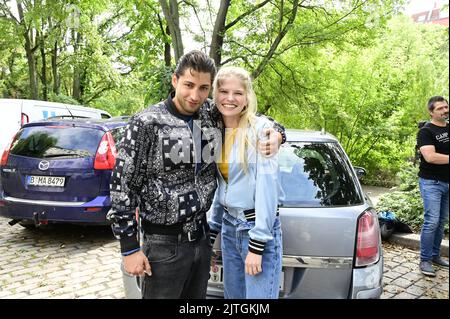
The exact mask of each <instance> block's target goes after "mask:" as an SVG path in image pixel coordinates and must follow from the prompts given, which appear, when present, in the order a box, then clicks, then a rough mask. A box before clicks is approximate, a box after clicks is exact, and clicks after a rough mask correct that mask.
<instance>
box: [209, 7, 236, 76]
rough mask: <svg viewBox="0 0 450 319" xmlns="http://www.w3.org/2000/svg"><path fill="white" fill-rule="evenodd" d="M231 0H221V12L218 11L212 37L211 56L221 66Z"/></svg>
mask: <svg viewBox="0 0 450 319" xmlns="http://www.w3.org/2000/svg"><path fill="white" fill-rule="evenodd" d="M230 3H231V0H221V1H220V7H219V12H218V13H217V17H216V22H215V23H214V30H213V34H212V38H211V49H210V51H209V56H210V57H211V58H212V59H213V60H214V62H215V63H216V66H217V67H219V66H220V63H221V61H222V45H223V38H224V35H225V21H226V18H227V14H228V8H229V7H230Z"/></svg>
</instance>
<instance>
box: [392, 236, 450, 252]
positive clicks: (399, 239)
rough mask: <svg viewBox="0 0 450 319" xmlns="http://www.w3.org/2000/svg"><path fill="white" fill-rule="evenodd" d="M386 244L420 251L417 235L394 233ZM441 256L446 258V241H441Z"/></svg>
mask: <svg viewBox="0 0 450 319" xmlns="http://www.w3.org/2000/svg"><path fill="white" fill-rule="evenodd" d="M388 242H390V243H392V244H397V245H401V246H405V247H408V248H411V249H415V250H419V249H420V235H418V234H403V233H394V234H392V236H391V237H390V238H389V239H388ZM441 256H445V257H448V240H447V239H443V240H442V244H441Z"/></svg>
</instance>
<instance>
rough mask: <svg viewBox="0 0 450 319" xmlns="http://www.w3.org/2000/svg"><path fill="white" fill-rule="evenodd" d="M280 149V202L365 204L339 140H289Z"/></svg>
mask: <svg viewBox="0 0 450 319" xmlns="http://www.w3.org/2000/svg"><path fill="white" fill-rule="evenodd" d="M286 144H287V145H283V146H282V147H281V149H280V153H279V180H280V186H281V190H282V192H281V195H282V196H281V198H280V204H281V205H283V206H296V207H299V206H300V207H323V206H348V205H358V204H362V202H363V199H362V197H361V195H360V193H359V191H358V189H357V185H356V183H355V178H354V177H352V176H351V174H352V173H351V168H350V167H349V163H348V161H347V160H346V159H345V155H344V153H343V150H342V149H341V147H340V146H339V145H338V144H337V143H286Z"/></svg>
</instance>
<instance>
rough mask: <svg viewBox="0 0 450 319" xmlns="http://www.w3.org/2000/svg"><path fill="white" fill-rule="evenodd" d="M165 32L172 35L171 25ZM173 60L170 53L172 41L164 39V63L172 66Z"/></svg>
mask: <svg viewBox="0 0 450 319" xmlns="http://www.w3.org/2000/svg"><path fill="white" fill-rule="evenodd" d="M165 33H166V34H167V35H170V30H169V27H166V30H165ZM171 62H172V55H171V53H170V43H169V42H167V41H164V64H165V66H168V67H170V64H171Z"/></svg>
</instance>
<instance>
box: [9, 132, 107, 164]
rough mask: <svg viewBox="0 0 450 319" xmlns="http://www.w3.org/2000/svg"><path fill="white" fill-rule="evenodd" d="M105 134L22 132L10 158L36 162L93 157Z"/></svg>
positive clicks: (19, 133)
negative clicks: (39, 160)
mask: <svg viewBox="0 0 450 319" xmlns="http://www.w3.org/2000/svg"><path fill="white" fill-rule="evenodd" d="M103 134H104V132H103V131H101V130H98V129H92V128H83V127H72V126H57V125H55V126H30V127H25V128H22V129H21V130H20V131H19V132H18V136H17V138H16V140H15V142H14V144H13V147H12V149H11V154H14V155H20V156H27V157H35V158H80V157H91V156H95V154H96V152H97V148H98V145H99V143H100V140H101V138H102V136H103Z"/></svg>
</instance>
